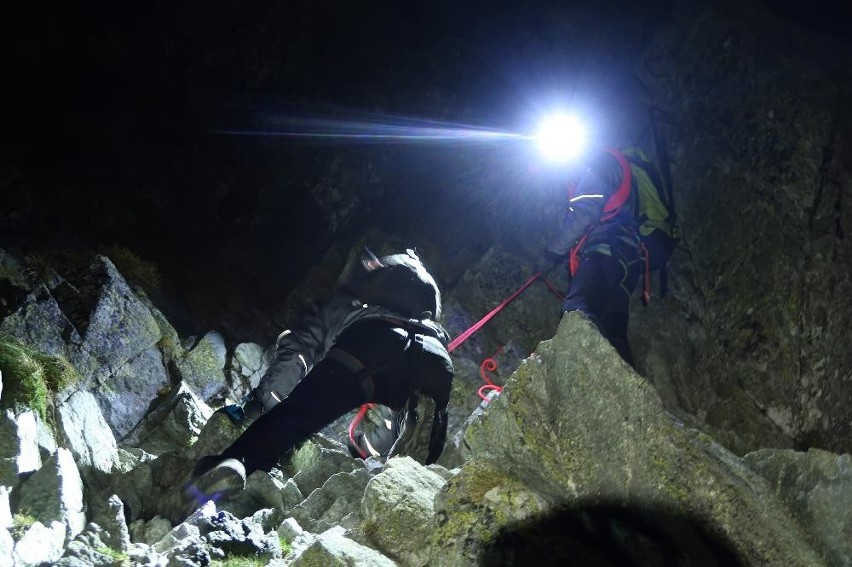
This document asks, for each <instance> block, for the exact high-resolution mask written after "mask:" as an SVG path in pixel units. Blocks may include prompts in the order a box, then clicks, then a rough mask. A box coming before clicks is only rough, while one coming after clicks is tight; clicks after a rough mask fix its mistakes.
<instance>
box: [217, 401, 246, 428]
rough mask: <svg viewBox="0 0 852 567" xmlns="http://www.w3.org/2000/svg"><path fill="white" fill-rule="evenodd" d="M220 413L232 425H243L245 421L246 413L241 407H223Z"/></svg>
mask: <svg viewBox="0 0 852 567" xmlns="http://www.w3.org/2000/svg"><path fill="white" fill-rule="evenodd" d="M222 411H223V412H225V415H227V416H228V418H229V419H230V420H231V421H232V422H233V423H234V425H243V424H244V423H245V422H246V421H247V419H246V412H245V410H244V409H243V406H241V405H239V404H233V405H230V406H225V407H223V408H222Z"/></svg>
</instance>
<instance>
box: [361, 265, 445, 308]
mask: <svg viewBox="0 0 852 567" xmlns="http://www.w3.org/2000/svg"><path fill="white" fill-rule="evenodd" d="M359 268H360V269H358V270H356V273H354V274H353V275H352V276H351V278H350V281H349V284H348V286H347V287H348V288H349V290H350V291H352V293H354V294H355V296H356V297H357V298H358V299H359V300H360V301H361V302H363V303H367V304H369V305H378V306H381V307H384V308H386V309H390V310H391V311H393V312H395V313H397V314H399V315H402V316H404V317H409V318H417V319H420V318H425V317H427V315H424V314H425V313H427V312H428V313H429V314H430V315H431V318H432V319H434V320H437V319H438V318H439V317H440V316H441V292H440V291H439V290H438V284H436V283H435V279H434V278H433V277H432V275H431V274H430V273H429V272H428V271H426V267H425V266H423V262H421V261H420V258H419V257H418V256H417V253H416V252H414V250H406V251H405V253H404V254H392V255H390V256H383V257H382V258H377V257H376V256H375V255H373V253H372V252H370V251H369V250H365V253H364V255H363V256H362V258H361V262H360V266H359Z"/></svg>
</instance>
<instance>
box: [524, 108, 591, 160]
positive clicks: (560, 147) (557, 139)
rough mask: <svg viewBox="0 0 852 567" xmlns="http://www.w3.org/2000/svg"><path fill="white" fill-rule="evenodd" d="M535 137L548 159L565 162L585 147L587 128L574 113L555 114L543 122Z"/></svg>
mask: <svg viewBox="0 0 852 567" xmlns="http://www.w3.org/2000/svg"><path fill="white" fill-rule="evenodd" d="M535 139H536V142H537V143H538V147H539V149H540V150H541V152H542V153H543V154H544V156H545V157H546V158H547V159H549V160H550V161H554V162H563V163H564V162H567V161H570V160H572V159H574V158H576V157H577V156H578V155H579V154H580V152H581V151H582V150H583V148H584V147H585V144H586V129H585V128H584V127H583V124H582V123H581V122H580V120H579V119H578V118H577V117H576V116H574V115H572V114H555V115H553V116H550V117H548V118H546V119H545V120H544V121H543V122H542V124H541V126H540V128H539V130H538V133H537V134H536V136H535Z"/></svg>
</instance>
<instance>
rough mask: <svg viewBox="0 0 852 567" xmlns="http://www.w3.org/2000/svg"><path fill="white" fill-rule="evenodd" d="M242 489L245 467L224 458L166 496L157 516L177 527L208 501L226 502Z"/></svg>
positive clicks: (244, 484)
mask: <svg viewBox="0 0 852 567" xmlns="http://www.w3.org/2000/svg"><path fill="white" fill-rule="evenodd" d="M245 487H246V469H245V466H243V464H242V463H241V462H240V461H238V460H236V459H225V460H223V461H222V462H220V463H219V464H217V465H216V466H213V467H212V468H210V469H209V470H208V471H207V472H205V473H204V474H202V475H200V476H197V477H194V478H193V479H192V480H190V481H189V482H187V483H186V484H184V485H183V486H181V487H180V488H179V489H177V490H174V491H172V492H171V493H170V494H168V495H167V496H166V498H165V499H164V500H163V502H162V504H161V509H162V512H161V514H160V515H161V516H164V517H166V518H168V519H169V520H170V521H171V522H172V524H173V525H177V524H179V523H181V522H183V521H184V520H185V519H186V518H187V516H189V515H190V514H192V513H193V512H194V511H195V510H196V509H198V508H199V507H201V506H202V505H203V504H204V503H205V502H207V501H208V500H212V501H213V502H219V501H221V500H226V499H228V498H231V497H232V496H234V495H236V494H238V493H239V492H241V491H242V490H243V489H244V488H245Z"/></svg>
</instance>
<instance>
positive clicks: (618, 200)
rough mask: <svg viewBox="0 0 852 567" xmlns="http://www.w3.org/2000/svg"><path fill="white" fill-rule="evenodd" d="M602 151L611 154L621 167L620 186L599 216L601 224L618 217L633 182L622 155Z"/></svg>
mask: <svg viewBox="0 0 852 567" xmlns="http://www.w3.org/2000/svg"><path fill="white" fill-rule="evenodd" d="M604 151H607V152H609V153H610V154H612V155H613V157H615V159H617V160H618V163H619V164H620V165H621V184H620V185H619V186H618V189H617V190H616V191H615V193H613V194H612V196H611V197H610V198H609V200H608V201H607V202H606V204H605V205H604V210H603V214H602V215H601V221H602V222H604V221H608V220H612V219H613V218H615V217H616V215H618V213H619V212H620V211H621V206H622V205H623V204H624V203H626V202H627V198H628V197H629V196H630V186H631V184H632V181H633V178H632V175H631V174H630V163H628V161H627V158H626V157H624V154H623V153H621V152H620V151H618V150H614V149H612V148H604Z"/></svg>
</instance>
